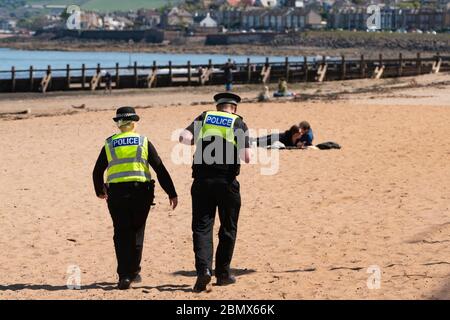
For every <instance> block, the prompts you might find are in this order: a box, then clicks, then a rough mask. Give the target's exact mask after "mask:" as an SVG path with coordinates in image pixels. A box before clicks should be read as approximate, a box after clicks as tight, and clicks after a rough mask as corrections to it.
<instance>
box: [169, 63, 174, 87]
mask: <svg viewBox="0 0 450 320" xmlns="http://www.w3.org/2000/svg"><path fill="white" fill-rule="evenodd" d="M172 82H173V73H172V61H169V84H170V85H172Z"/></svg>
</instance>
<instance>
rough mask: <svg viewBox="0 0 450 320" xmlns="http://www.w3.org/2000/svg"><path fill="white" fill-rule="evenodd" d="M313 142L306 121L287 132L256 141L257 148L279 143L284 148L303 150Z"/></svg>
mask: <svg viewBox="0 0 450 320" xmlns="http://www.w3.org/2000/svg"><path fill="white" fill-rule="evenodd" d="M313 140H314V135H313V131H312V129H311V126H310V124H309V123H308V122H307V121H302V122H300V124H299V125H293V126H292V127H291V128H290V129H289V130H286V131H285V132H283V133H280V134H270V135H268V136H265V137H259V138H257V139H256V145H257V146H258V147H269V146H271V145H272V144H273V143H275V142H277V141H279V142H281V143H282V144H284V146H286V147H291V148H292V147H297V148H300V149H304V148H306V147H309V146H312V143H313Z"/></svg>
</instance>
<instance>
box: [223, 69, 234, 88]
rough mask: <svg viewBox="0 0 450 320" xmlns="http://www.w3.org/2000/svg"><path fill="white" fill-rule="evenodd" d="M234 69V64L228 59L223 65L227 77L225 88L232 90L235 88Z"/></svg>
mask: <svg viewBox="0 0 450 320" xmlns="http://www.w3.org/2000/svg"><path fill="white" fill-rule="evenodd" d="M233 69H234V64H233V63H232V62H231V61H228V62H227V63H226V64H225V65H224V66H223V67H222V70H223V74H224V77H225V90H226V91H227V92H228V91H231V90H232V89H233Z"/></svg>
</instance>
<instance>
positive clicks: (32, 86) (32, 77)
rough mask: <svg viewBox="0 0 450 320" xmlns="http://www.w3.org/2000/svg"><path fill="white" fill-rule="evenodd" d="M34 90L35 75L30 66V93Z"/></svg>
mask: <svg viewBox="0 0 450 320" xmlns="http://www.w3.org/2000/svg"><path fill="white" fill-rule="evenodd" d="M33 89H34V75H33V66H30V91H33Z"/></svg>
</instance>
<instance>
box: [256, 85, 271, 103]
mask: <svg viewBox="0 0 450 320" xmlns="http://www.w3.org/2000/svg"><path fill="white" fill-rule="evenodd" d="M269 95H270V92H269V87H268V86H264V91H262V92H260V93H259V95H258V102H266V101H269V100H270V96H269Z"/></svg>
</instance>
